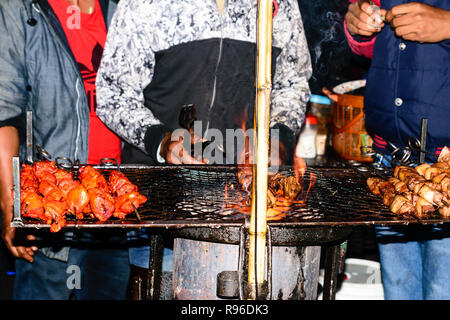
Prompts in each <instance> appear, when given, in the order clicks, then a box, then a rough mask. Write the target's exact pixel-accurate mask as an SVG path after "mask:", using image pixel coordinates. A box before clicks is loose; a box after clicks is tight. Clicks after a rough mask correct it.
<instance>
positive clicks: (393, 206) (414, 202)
mask: <svg viewBox="0 0 450 320" xmlns="http://www.w3.org/2000/svg"><path fill="white" fill-rule="evenodd" d="M389 180H390V181H385V180H383V179H381V178H378V177H377V178H373V177H371V178H368V179H367V185H368V186H369V189H370V191H371V192H372V193H373V194H375V195H378V196H381V197H382V198H383V203H384V205H386V206H388V207H389V209H390V211H391V212H392V213H395V214H399V215H402V216H404V217H408V216H411V215H414V216H416V217H418V218H423V217H426V216H428V215H429V214H430V213H431V212H433V211H434V210H435V208H434V206H433V205H432V204H431V203H429V202H428V201H426V200H425V199H423V198H422V197H420V196H418V195H416V194H414V193H413V192H412V191H410V190H408V189H406V188H405V184H404V183H402V181H400V180H399V179H397V178H391V179H389Z"/></svg>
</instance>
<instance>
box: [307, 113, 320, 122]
mask: <svg viewBox="0 0 450 320" xmlns="http://www.w3.org/2000/svg"><path fill="white" fill-rule="evenodd" d="M305 123H306V124H317V123H318V121H317V117H316V116H314V115H312V114H308V115H307V116H306V119H305Z"/></svg>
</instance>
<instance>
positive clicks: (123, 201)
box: [113, 192, 147, 219]
mask: <svg viewBox="0 0 450 320" xmlns="http://www.w3.org/2000/svg"><path fill="white" fill-rule="evenodd" d="M146 201H147V198H146V197H145V196H143V195H141V194H139V192H130V193H126V194H123V195H121V196H118V197H117V198H116V199H115V211H114V213H113V215H114V217H116V218H120V219H123V218H125V217H126V216H127V215H128V214H130V213H132V212H134V210H135V209H137V208H139V207H140V206H141V205H142V204H143V203H145V202H146Z"/></svg>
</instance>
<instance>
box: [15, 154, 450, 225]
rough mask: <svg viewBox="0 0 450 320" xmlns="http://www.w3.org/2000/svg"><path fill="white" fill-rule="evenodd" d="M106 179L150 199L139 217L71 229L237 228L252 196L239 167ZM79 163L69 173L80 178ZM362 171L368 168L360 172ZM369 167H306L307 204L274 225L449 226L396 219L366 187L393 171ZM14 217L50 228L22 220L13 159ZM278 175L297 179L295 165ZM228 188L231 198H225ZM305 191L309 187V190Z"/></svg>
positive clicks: (436, 220) (131, 172) (134, 169)
mask: <svg viewBox="0 0 450 320" xmlns="http://www.w3.org/2000/svg"><path fill="white" fill-rule="evenodd" d="M94 167H95V168H97V169H99V170H100V171H101V172H102V173H103V174H104V175H105V176H106V177H107V176H108V173H109V172H110V171H111V170H112V169H118V170H120V171H122V172H123V173H125V174H126V175H127V177H128V178H129V179H130V181H131V182H132V183H134V184H136V185H137V186H138V189H139V192H140V193H142V194H143V195H145V196H146V197H147V198H148V201H147V202H146V203H145V204H144V206H143V207H141V208H139V209H138V210H137V211H138V213H137V214H130V215H128V216H127V217H126V218H125V219H123V220H119V219H115V218H110V220H108V221H106V222H99V221H97V220H95V219H92V218H85V219H83V220H75V218H74V217H71V216H68V217H67V227H70V228H141V227H155V228H158V227H159V228H183V227H211V228H217V227H237V226H241V225H243V224H244V223H245V218H246V217H247V216H248V205H247V204H246V203H245V201H246V199H248V195H247V194H246V193H245V192H244V191H242V190H241V189H240V188H239V183H238V181H237V178H236V176H237V175H236V173H237V167H236V166H145V165H120V166H113V165H109V164H108V165H100V166H94ZM78 168H79V165H74V166H72V168H71V169H69V170H72V171H73V172H74V173H75V177H76V175H77V169H78ZM361 168H364V170H362V169H361ZM367 168H369V167H368V166H365V167H356V168H352V167H348V168H308V169H307V170H306V173H305V176H304V184H305V185H308V184H309V181H310V177H311V176H312V175H315V176H316V177H317V181H316V183H315V186H314V188H313V189H312V190H311V191H310V193H309V195H308V197H307V199H306V201H305V202H304V203H300V202H295V203H292V205H291V207H290V208H289V210H287V211H286V217H285V218H283V219H282V220H278V221H269V222H268V223H269V225H270V226H272V227H333V226H357V225H373V224H389V225H407V224H410V223H422V224H441V223H445V222H450V218H444V217H442V216H440V215H439V214H438V213H436V214H433V215H431V216H430V217H429V218H423V219H420V220H419V219H418V218H416V217H413V216H411V217H410V218H404V217H400V216H397V215H395V214H393V213H391V212H390V211H389V209H388V208H387V207H386V206H384V205H383V203H382V201H381V199H380V198H378V197H376V196H374V195H372V194H371V193H370V191H369V189H368V187H367V185H366V183H365V181H366V179H367V177H369V176H372V175H375V174H376V175H381V176H388V175H389V174H392V172H391V171H390V170H384V171H380V170H377V169H373V168H371V169H370V168H369V169H367ZM13 169H14V170H13V171H14V218H13V221H12V226H13V227H24V228H26V227H31V228H46V227H49V226H48V225H47V224H45V223H43V222H42V221H36V220H33V219H28V218H24V217H22V216H21V212H20V162H19V160H18V158H14V161H13ZM280 172H282V173H283V174H285V175H287V176H289V175H293V174H294V172H293V169H292V167H282V168H280ZM226 185H227V192H228V197H227V198H226V197H225V188H226V187H225V186H226ZM305 189H306V188H305ZM303 196H304V195H303Z"/></svg>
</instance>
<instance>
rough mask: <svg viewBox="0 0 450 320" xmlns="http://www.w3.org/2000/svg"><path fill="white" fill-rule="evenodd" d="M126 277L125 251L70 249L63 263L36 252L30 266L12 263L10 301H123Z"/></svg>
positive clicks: (22, 263) (128, 268)
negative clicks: (12, 274)
mask: <svg viewBox="0 0 450 320" xmlns="http://www.w3.org/2000/svg"><path fill="white" fill-rule="evenodd" d="M129 274H130V266H129V260H128V250H127V249H126V248H124V249H116V248H114V249H79V248H71V249H70V253H69V260H68V261H67V262H63V261H60V260H54V259H49V258H47V257H46V256H44V255H43V254H42V253H40V252H39V251H37V252H36V253H35V255H34V262H33V263H29V262H26V261H25V260H23V259H17V260H16V279H15V284H14V299H16V300H68V299H79V300H113V299H125V298H126V292H127V286H128V281H129Z"/></svg>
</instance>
